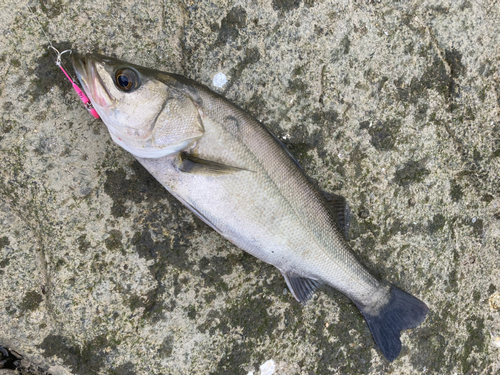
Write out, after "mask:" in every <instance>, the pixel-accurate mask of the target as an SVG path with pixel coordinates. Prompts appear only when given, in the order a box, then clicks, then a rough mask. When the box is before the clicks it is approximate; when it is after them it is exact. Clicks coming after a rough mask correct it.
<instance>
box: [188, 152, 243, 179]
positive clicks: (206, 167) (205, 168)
mask: <svg viewBox="0 0 500 375" xmlns="http://www.w3.org/2000/svg"><path fill="white" fill-rule="evenodd" d="M181 159H182V164H181V165H180V168H179V170H180V171H181V172H184V173H191V174H198V175H204V176H209V175H210V176H220V175H225V174H231V173H235V172H241V171H247V169H244V168H238V167H232V166H230V165H226V164H222V163H217V162H215V161H211V160H205V159H200V158H198V157H196V156H193V155H190V154H188V153H186V152H183V153H181Z"/></svg>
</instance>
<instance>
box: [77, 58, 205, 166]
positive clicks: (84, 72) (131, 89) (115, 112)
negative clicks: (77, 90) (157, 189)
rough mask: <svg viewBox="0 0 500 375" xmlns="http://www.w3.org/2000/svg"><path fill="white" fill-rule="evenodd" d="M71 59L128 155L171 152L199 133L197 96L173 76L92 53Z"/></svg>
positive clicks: (152, 156) (201, 126) (173, 152)
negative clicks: (184, 88)
mask: <svg viewBox="0 0 500 375" xmlns="http://www.w3.org/2000/svg"><path fill="white" fill-rule="evenodd" d="M72 61H73V67H74V69H75V71H76V74H77V77H78V80H79V81H80V83H81V84H82V87H83V90H84V91H85V93H86V94H87V96H88V97H89V99H90V101H91V102H92V105H93V107H94V108H95V110H96V111H97V113H98V114H99V116H100V117H101V119H102V120H103V121H104V123H105V124H106V126H107V128H108V130H109V133H110V135H111V137H112V139H113V141H115V143H117V144H118V145H120V146H121V147H123V148H124V149H125V150H127V151H128V152H130V153H131V154H133V155H134V156H137V157H143V158H160V157H163V156H166V155H172V154H175V153H177V152H180V151H182V150H185V149H187V148H189V147H191V146H192V145H193V144H194V143H195V142H196V140H198V139H199V138H200V137H201V136H203V133H204V129H203V122H202V120H201V109H200V106H199V105H198V104H197V102H196V101H197V99H196V98H195V97H194V96H193V95H191V94H190V93H189V90H182V87H183V85H182V84H180V83H179V82H177V80H176V78H175V77H174V76H173V75H169V74H167V73H163V72H160V71H156V70H154V69H149V68H145V67H141V66H138V65H134V64H130V63H127V62H125V61H121V60H118V59H115V58H112V57H107V56H102V55H98V54H89V55H78V54H74V55H72Z"/></svg>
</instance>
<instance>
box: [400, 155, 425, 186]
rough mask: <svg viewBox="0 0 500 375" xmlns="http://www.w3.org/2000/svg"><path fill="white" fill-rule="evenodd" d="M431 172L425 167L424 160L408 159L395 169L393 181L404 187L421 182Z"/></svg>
mask: <svg viewBox="0 0 500 375" xmlns="http://www.w3.org/2000/svg"><path fill="white" fill-rule="evenodd" d="M430 173H431V172H430V171H429V170H428V169H427V168H425V161H424V160H420V161H413V160H411V161H409V162H407V163H405V164H403V165H402V166H400V167H399V168H398V169H397V170H396V174H395V176H394V182H396V183H397V184H398V185H399V186H403V187H406V186H408V185H410V184H412V183H418V182H422V181H423V180H424V178H425V177H426V176H427V175H429V174H430Z"/></svg>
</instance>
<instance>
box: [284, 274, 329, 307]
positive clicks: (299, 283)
mask: <svg viewBox="0 0 500 375" xmlns="http://www.w3.org/2000/svg"><path fill="white" fill-rule="evenodd" d="M282 275H283V277H284V278H285V281H286V285H287V286H288V289H290V292H291V293H292V295H293V296H294V297H295V299H296V300H297V301H299V302H300V303H302V304H305V303H306V302H307V301H308V300H309V299H310V298H311V296H312V295H313V293H314V291H315V290H316V288H318V287H319V286H320V285H321V283H320V282H319V281H317V280H313V279H309V278H307V277H301V276H296V275H293V274H289V273H285V272H282Z"/></svg>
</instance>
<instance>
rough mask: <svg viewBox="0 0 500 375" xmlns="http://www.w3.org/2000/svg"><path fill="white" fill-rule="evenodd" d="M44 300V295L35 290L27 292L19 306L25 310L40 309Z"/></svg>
mask: <svg viewBox="0 0 500 375" xmlns="http://www.w3.org/2000/svg"><path fill="white" fill-rule="evenodd" d="M42 301H43V297H42V295H41V294H40V293H38V292H36V291H34V290H33V291H31V292H28V293H26V295H25V296H24V298H23V302H22V303H21V304H20V305H19V308H20V309H21V310H24V311H32V310H36V309H38V306H40V303H42Z"/></svg>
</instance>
